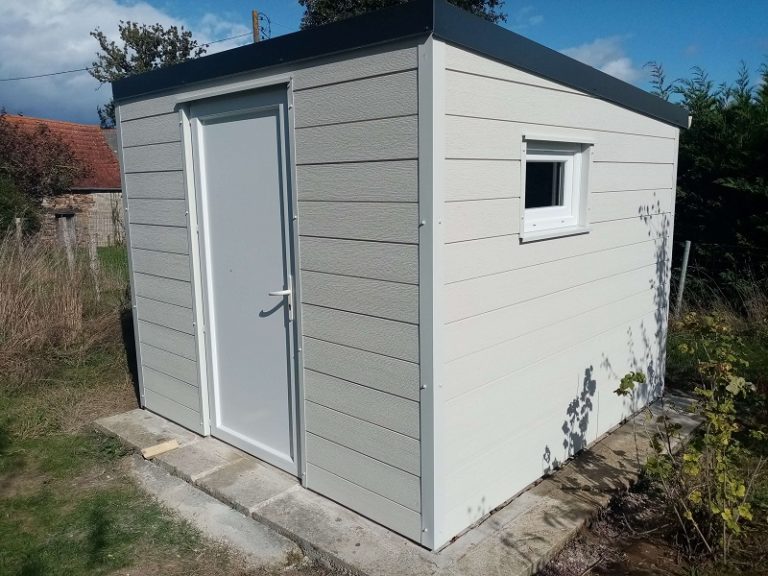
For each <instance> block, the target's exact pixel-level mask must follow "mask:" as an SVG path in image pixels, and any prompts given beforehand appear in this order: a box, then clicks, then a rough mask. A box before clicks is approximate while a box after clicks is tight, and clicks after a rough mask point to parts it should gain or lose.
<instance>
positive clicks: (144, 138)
mask: <svg viewBox="0 0 768 576" xmlns="http://www.w3.org/2000/svg"><path fill="white" fill-rule="evenodd" d="M120 130H121V131H122V135H123V147H124V148H129V147H131V146H146V145H147V144H162V143H165V142H179V141H180V140H181V128H180V126H179V115H178V113H176V112H169V113H167V114H161V115H159V116H152V117H150V118H137V119H136V120H128V121H124V122H123V123H122V124H121V125H120Z"/></svg>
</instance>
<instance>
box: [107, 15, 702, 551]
mask: <svg viewBox="0 0 768 576" xmlns="http://www.w3.org/2000/svg"><path fill="white" fill-rule="evenodd" d="M113 90H114V97H115V101H116V103H117V115H118V125H119V136H120V137H119V141H120V154H121V159H122V162H121V165H122V170H123V190H124V191H125V194H124V196H125V199H126V209H127V212H126V213H127V215H128V216H127V226H126V228H127V235H128V241H129V246H130V268H131V283H132V288H133V309H134V322H135V324H134V325H135V334H136V339H137V350H138V362H139V368H140V370H139V373H140V391H141V401H142V403H143V405H144V407H146V408H147V409H148V410H151V411H153V412H155V413H157V414H160V415H162V416H164V417H166V418H168V419H170V420H172V421H174V422H177V423H179V424H181V425H183V426H185V427H187V428H189V429H191V430H193V431H195V432H198V433H200V434H203V435H209V434H210V435H213V436H216V437H217V438H220V439H222V440H224V441H226V442H229V443H231V444H232V445H234V446H236V447H238V448H240V449H242V450H244V451H246V452H248V453H250V454H253V455H254V456H256V457H258V458H260V459H262V460H264V461H266V462H268V463H270V464H272V465H274V466H276V467H278V468H280V469H282V470H284V471H287V472H288V473H290V474H292V475H294V476H296V477H297V478H298V479H299V480H300V482H301V483H302V484H303V486H305V487H306V488H307V489H310V490H313V491H316V492H318V493H320V494H322V495H324V496H326V497H328V498H330V499H332V500H335V501H337V502H339V503H341V504H343V505H345V506H347V507H349V508H351V509H352V510H354V511H356V512H358V513H359V514H361V515H363V516H366V517H368V518H370V519H372V520H374V521H376V522H378V523H380V524H382V525H384V526H386V527H388V528H390V529H391V530H393V531H395V532H397V533H399V534H401V535H403V536H405V537H406V538H409V539H411V540H413V541H416V542H418V543H420V544H422V545H423V546H425V547H428V548H431V549H435V548H438V547H441V546H443V545H444V544H446V543H447V542H449V541H450V540H451V539H452V538H453V537H454V536H456V535H457V534H459V533H461V532H462V531H463V530H464V529H466V528H467V527H469V526H471V525H472V524H473V523H476V522H478V521H480V520H482V519H483V518H484V517H485V516H486V515H488V514H489V513H491V512H492V511H493V510H494V509H495V508H497V507H498V506H499V505H501V504H503V503H504V502H506V501H507V500H509V499H510V498H512V497H513V496H514V495H515V494H516V493H518V492H520V491H521V490H523V489H524V488H525V487H526V486H528V485H529V484H530V483H532V482H534V481H535V480H536V479H537V478H539V477H541V476H542V475H544V474H546V473H548V472H549V471H551V470H553V469H554V468H556V467H557V466H558V465H559V464H560V463H561V462H563V461H565V460H566V459H568V458H569V457H570V456H572V455H573V454H575V453H576V452H578V451H579V450H581V449H582V448H584V447H586V446H588V445H589V444H590V443H592V442H593V441H595V440H596V439H597V438H598V437H600V436H601V435H603V434H605V433H606V432H608V431H610V430H611V429H612V428H613V427H614V426H616V425H617V424H619V423H620V422H621V421H622V420H623V419H624V418H626V417H627V416H628V415H630V414H632V413H633V412H635V411H637V410H638V409H639V408H640V407H642V406H643V405H644V404H646V403H647V402H648V401H649V400H651V399H653V398H654V397H656V396H658V395H659V394H660V392H661V390H662V386H663V374H664V346H665V336H666V327H667V307H668V306H667V303H668V295H669V270H670V254H671V249H672V244H671V239H672V224H673V215H674V201H675V178H676V167H677V166H676V163H677V147H678V135H679V130H680V128H685V127H686V126H687V125H688V113H687V111H686V110H684V109H683V108H681V107H678V106H675V105H673V104H670V103H668V102H665V101H663V100H661V99H659V98H657V97H655V96H653V95H651V94H648V93H646V92H644V91H642V90H640V89H638V88H636V87H634V86H631V85H629V84H626V83H624V82H622V81H620V80H617V79H616V78H613V77H611V76H608V75H606V74H603V73H602V72H599V71H597V70H595V69H593V68H590V67H589V66H586V65H584V64H582V63H579V62H577V61H575V60H572V59H571V58H568V57H566V56H564V55H562V54H560V53H558V52H556V51H553V50H550V49H548V48H545V47H543V46H541V45H538V44H536V43H534V42H532V41H530V40H527V39H525V38H523V37H521V36H519V35H517V34H514V33H512V32H510V31H508V30H506V29H504V28H501V27H499V26H496V25H494V24H491V23H489V22H486V21H484V20H482V19H480V18H476V17H474V16H472V15H470V14H468V13H465V12H463V11H461V10H459V9H457V8H455V7H453V6H451V5H449V4H448V3H446V2H444V1H443V0H416V1H415V2H412V3H409V4H403V5H399V6H396V7H393V8H390V9H387V10H383V11H381V12H376V13H371V14H368V15H364V16H360V17H357V18H352V19H349V20H346V21H342V22H338V23H334V24H330V25H327V26H323V27H318V28H314V29H309V30H306V31H302V32H297V33H295V34H289V35H286V36H282V37H278V38H274V39H272V40H268V41H265V42H261V43H258V44H253V45H248V46H243V47H240V48H236V49H233V50H228V51H226V52H221V53H218V54H214V55H210V56H206V57H203V58H199V59H196V60H191V61H188V62H185V63H182V64H179V65H176V66H173V67H169V68H165V69H162V70H157V71H153V72H149V73H146V74H142V75H138V76H134V77H130V78H126V79H124V80H121V81H119V82H116V83H115V84H114V86H113ZM629 371H642V372H643V373H645V374H646V375H647V379H646V382H645V384H644V385H643V386H641V387H640V388H639V389H638V390H637V391H636V393H635V395H634V396H633V397H632V398H629V399H628V398H620V397H619V396H617V395H616V394H614V392H613V391H614V390H615V389H616V388H617V386H618V382H619V380H620V379H621V377H622V376H624V375H625V374H626V373H627V372H629Z"/></svg>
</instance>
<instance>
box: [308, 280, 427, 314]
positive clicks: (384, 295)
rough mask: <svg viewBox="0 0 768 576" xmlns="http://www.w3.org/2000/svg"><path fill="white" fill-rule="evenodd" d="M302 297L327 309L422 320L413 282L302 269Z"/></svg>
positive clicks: (417, 291) (417, 292)
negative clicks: (398, 281)
mask: <svg viewBox="0 0 768 576" xmlns="http://www.w3.org/2000/svg"><path fill="white" fill-rule="evenodd" d="M301 298H302V301H303V302H305V303H307V304H315V305H317V306H324V307H326V308H336V309H337V310H346V311H348V312H358V313H360V314H367V315H369V316H378V317H380V318H388V319H390V320H399V321H401V322H410V323H412V324H416V323H418V321H419V288H418V286H415V285H413V284H399V283H397V282H386V281H383V280H370V279H368V278H355V277H352V276H337V275H334V274H321V273H318V272H302V274H301Z"/></svg>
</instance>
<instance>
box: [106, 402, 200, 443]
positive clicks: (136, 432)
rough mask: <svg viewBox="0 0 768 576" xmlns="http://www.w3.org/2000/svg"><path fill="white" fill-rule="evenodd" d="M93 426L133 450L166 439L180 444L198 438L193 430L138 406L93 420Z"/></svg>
mask: <svg viewBox="0 0 768 576" xmlns="http://www.w3.org/2000/svg"><path fill="white" fill-rule="evenodd" d="M95 426H96V429H97V430H99V431H101V432H103V433H105V434H108V435H110V436H115V437H117V438H119V439H120V441H121V442H123V444H125V445H126V446H128V447H130V448H133V449H134V450H142V449H143V448H147V447H149V446H154V445H155V444H160V442H166V441H168V440H177V441H178V442H179V445H180V446H184V445H186V444H191V443H193V442H198V441H199V440H200V436H198V435H197V434H195V433H194V432H190V431H189V430H187V429H186V428H182V427H181V426H179V425H178V424H174V423H173V422H170V421H169V420H166V419H165V418H162V417H161V416H158V415H157V414H153V413H152V412H148V411H146V410H142V409H140V408H136V409H134V410H131V411H129V412H125V413H123V414H116V415H114V416H109V417H107V418H101V419H99V420H97V421H96V422H95Z"/></svg>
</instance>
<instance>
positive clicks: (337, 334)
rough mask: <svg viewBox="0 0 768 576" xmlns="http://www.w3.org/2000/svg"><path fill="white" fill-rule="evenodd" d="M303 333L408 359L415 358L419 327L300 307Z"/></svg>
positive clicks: (417, 350)
mask: <svg viewBox="0 0 768 576" xmlns="http://www.w3.org/2000/svg"><path fill="white" fill-rule="evenodd" d="M302 327H303V330H304V336H309V337H311V338H317V339H319V340H325V341H327V342H333V343H335V344H341V345H344V346H350V347H352V348H358V349H361V350H367V351H369V352H376V353H377V354H383V355H384V356H392V357H393V358H400V359H401V360H408V361H409V362H418V360H419V328H418V326H414V325H413V324H405V323H403V322H396V321H394V320H384V319H383V318H374V317H372V316H364V315H362V314H354V313H352V312H344V311H341V310H333V309H331V308H320V307H319V306H312V305H310V304H305V305H304V306H302Z"/></svg>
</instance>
